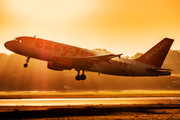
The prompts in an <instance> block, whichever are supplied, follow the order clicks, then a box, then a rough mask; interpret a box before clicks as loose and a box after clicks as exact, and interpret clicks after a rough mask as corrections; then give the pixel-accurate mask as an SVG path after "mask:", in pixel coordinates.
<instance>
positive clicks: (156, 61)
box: [135, 38, 174, 67]
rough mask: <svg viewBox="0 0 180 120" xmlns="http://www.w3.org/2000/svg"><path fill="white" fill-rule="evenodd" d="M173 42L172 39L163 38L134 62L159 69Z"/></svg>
mask: <svg viewBox="0 0 180 120" xmlns="http://www.w3.org/2000/svg"><path fill="white" fill-rule="evenodd" d="M173 41H174V40H173V39H170V38H164V39H163V40H162V41H160V42H159V43H158V44H156V45H155V46H154V47H153V48H151V49H150V50H148V51H147V52H146V53H145V54H143V55H142V56H141V57H139V58H137V59H135V61H138V62H142V63H146V64H149V65H153V66H156V67H161V66H162V64H163V62H164V59H165V58H166V55H167V53H168V51H169V49H170V47H171V45H172V43H173Z"/></svg>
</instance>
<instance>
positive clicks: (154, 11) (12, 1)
mask: <svg viewBox="0 0 180 120" xmlns="http://www.w3.org/2000/svg"><path fill="white" fill-rule="evenodd" d="M179 6H180V1H179V0H0V28H1V29H0V45H1V47H0V52H5V53H9V52H8V50H6V49H5V48H4V43H5V42H6V41H8V40H12V39H13V38H15V37H18V36H34V35H36V36H37V37H39V38H45V39H49V40H53V41H58V42H62V43H65V44H71V45H75V46H79V47H84V48H88V49H93V48H102V49H103V48H105V49H107V50H108V51H111V52H113V53H123V54H124V55H125V56H126V55H129V56H132V55H134V54H135V53H137V52H146V51H147V50H148V49H149V48H151V47H152V46H153V45H154V44H156V43H157V42H159V41H160V40H161V39H163V38H164V37H170V38H173V39H175V42H174V44H173V46H172V49H177V50H179V49H180V47H179V45H180V7H179Z"/></svg>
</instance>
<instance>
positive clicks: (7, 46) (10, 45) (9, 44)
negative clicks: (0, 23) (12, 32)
mask: <svg viewBox="0 0 180 120" xmlns="http://www.w3.org/2000/svg"><path fill="white" fill-rule="evenodd" d="M4 46H5V48H6V49H8V50H10V48H11V47H12V44H11V41H8V42H6V43H5V44H4Z"/></svg>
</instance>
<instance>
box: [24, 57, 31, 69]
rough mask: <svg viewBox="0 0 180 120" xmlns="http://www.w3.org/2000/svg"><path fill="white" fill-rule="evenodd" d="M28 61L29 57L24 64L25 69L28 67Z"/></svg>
mask: <svg viewBox="0 0 180 120" xmlns="http://www.w3.org/2000/svg"><path fill="white" fill-rule="evenodd" d="M29 60H30V57H27V60H26V63H25V64H24V67H25V68H27V67H28V62H29Z"/></svg>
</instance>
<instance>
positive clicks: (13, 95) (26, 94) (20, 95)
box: [0, 90, 180, 99]
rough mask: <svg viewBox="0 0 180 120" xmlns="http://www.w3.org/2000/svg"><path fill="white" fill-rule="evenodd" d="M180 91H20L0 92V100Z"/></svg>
mask: <svg viewBox="0 0 180 120" xmlns="http://www.w3.org/2000/svg"><path fill="white" fill-rule="evenodd" d="M176 96H180V91H149V90H145V91H144V90H133V91H115V92H113V91H112V92H111V91H98V92H91V91H89V92H71V91H70V92H56V91H20V92H0V99H31V98H117V97H176Z"/></svg>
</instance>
